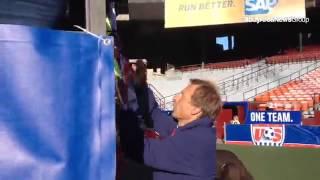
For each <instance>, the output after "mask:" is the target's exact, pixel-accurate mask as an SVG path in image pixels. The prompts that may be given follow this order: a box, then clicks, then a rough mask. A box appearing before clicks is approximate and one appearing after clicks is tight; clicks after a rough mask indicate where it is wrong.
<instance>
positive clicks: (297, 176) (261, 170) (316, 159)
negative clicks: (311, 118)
mask: <svg viewBox="0 0 320 180" xmlns="http://www.w3.org/2000/svg"><path fill="white" fill-rule="evenodd" d="M218 149H228V150H231V151H232V152H234V153H236V154H237V155H238V157H239V158H240V159H241V160H242V161H243V163H244V164H245V165H246V167H247V168H248V170H249V171H250V172H251V173H252V175H253V176H254V178H255V180H320V149H303V148H281V147H278V148H276V147H255V146H253V147H251V146H236V145H218Z"/></svg>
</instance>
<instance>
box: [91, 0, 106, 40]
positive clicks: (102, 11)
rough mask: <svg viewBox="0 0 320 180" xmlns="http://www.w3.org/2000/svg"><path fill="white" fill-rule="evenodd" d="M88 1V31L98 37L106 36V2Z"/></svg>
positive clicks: (98, 0) (102, 0) (99, 0)
mask: <svg viewBox="0 0 320 180" xmlns="http://www.w3.org/2000/svg"><path fill="white" fill-rule="evenodd" d="M107 1H108V0H106V1H104V0H86V29H87V30H89V31H90V32H93V33H95V34H98V35H106V2H107Z"/></svg>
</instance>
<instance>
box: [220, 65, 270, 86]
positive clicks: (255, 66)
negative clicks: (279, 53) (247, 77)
mask: <svg viewBox="0 0 320 180" xmlns="http://www.w3.org/2000/svg"><path fill="white" fill-rule="evenodd" d="M261 63H262V64H263V65H265V60H261V61H258V62H257V63H254V64H250V65H248V66H250V68H251V69H250V70H249V72H253V71H256V70H257V69H258V70H259V69H260V68H262V67H263V65H261ZM247 72H248V71H247V70H244V71H241V72H239V73H236V74H233V75H231V76H228V77H226V78H223V79H221V80H219V83H218V84H222V83H223V82H224V81H228V80H233V79H235V78H237V76H240V77H242V76H243V75H244V74H245V73H247ZM247 74H249V73H247Z"/></svg>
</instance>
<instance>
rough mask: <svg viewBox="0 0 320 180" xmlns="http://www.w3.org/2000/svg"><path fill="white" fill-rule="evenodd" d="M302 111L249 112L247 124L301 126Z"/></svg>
mask: <svg viewBox="0 0 320 180" xmlns="http://www.w3.org/2000/svg"><path fill="white" fill-rule="evenodd" d="M301 120H302V113H301V111H248V114H247V116H246V124H301Z"/></svg>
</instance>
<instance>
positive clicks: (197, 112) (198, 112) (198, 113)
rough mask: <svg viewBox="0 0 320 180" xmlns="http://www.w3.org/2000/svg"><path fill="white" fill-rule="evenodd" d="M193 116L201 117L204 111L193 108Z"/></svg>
mask: <svg viewBox="0 0 320 180" xmlns="http://www.w3.org/2000/svg"><path fill="white" fill-rule="evenodd" d="M191 114H192V115H201V114H202V110H201V108H198V107H193V108H192V110H191Z"/></svg>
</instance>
